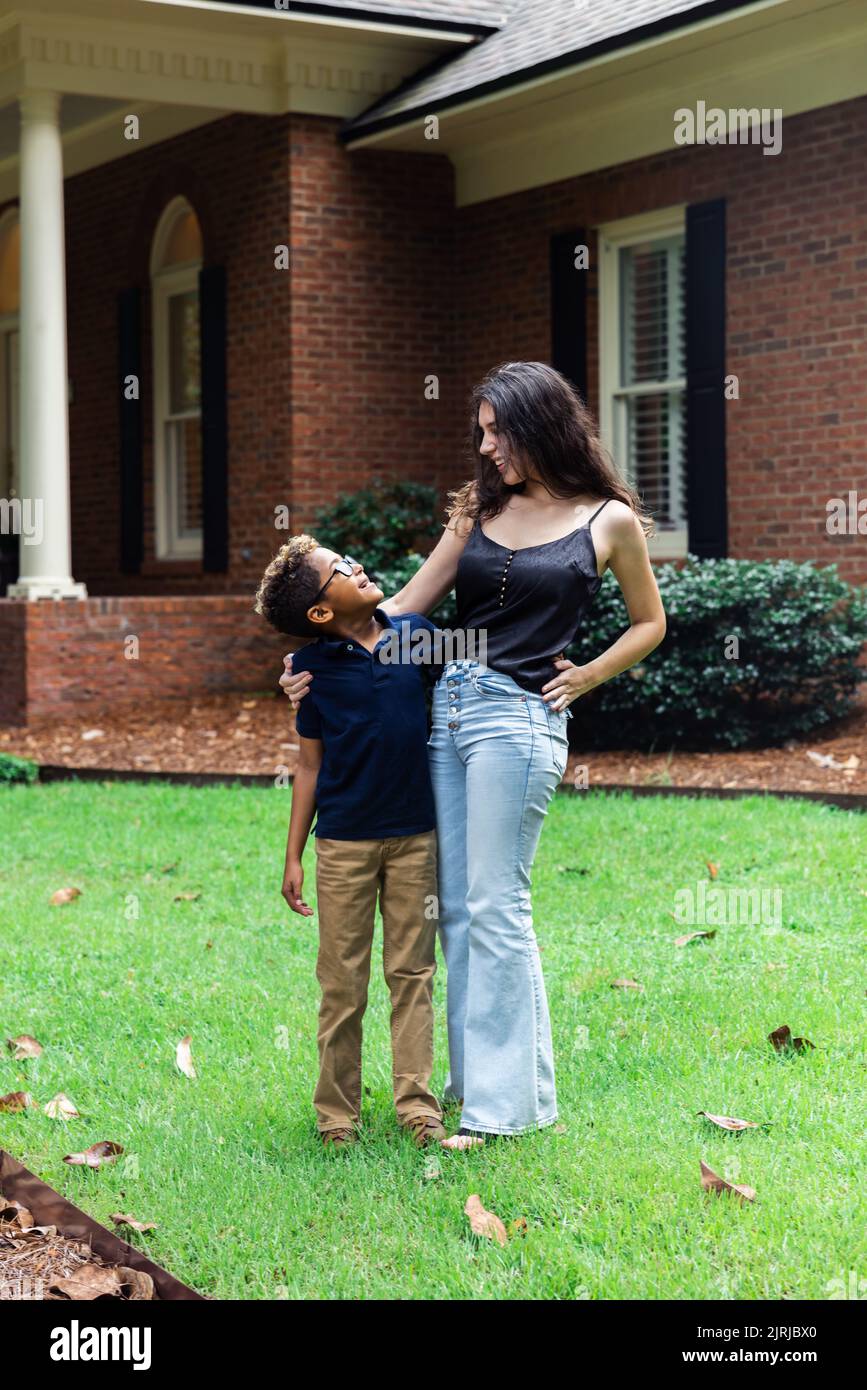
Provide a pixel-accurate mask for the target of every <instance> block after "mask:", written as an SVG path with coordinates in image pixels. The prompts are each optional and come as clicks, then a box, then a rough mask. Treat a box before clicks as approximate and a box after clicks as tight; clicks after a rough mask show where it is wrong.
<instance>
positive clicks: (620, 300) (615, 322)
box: [599, 207, 687, 558]
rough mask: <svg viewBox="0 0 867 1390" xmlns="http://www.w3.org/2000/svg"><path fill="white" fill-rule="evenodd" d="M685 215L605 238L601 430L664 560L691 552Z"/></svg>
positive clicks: (650, 218) (625, 226)
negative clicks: (649, 518)
mask: <svg viewBox="0 0 867 1390" xmlns="http://www.w3.org/2000/svg"><path fill="white" fill-rule="evenodd" d="M684 215H685V209H684V208H682V207H681V208H666V209H664V210H662V211H661V212H655V213H651V214H648V215H647V216H642V217H636V218H627V219H624V220H623V221H621V222H613V223H608V224H607V225H605V226H604V227H600V228H599V258H600V272H599V297H600V303H599V362H600V412H599V414H600V427H601V430H602V435H603V439H604V441H605V443H606V445H607V446H608V448H609V450H610V452H611V454H612V455H613V458H614V460H615V462H616V464H617V466H618V467H619V468H620V470H621V472H622V473H623V474H624V475H625V476H626V477H627V478H628V480H629V482H630V483H631V484H632V485H633V487H635V488H636V489H637V491H638V492H639V494H640V495H641V497H642V499H643V501H644V504H645V506H646V507H647V508H648V510H649V511H650V512H652V514H653V517H654V520H655V523H656V530H657V535H656V536H655V537H654V538H653V540H652V541H651V542H650V550H651V554H652V555H654V556H655V557H657V558H664V557H676V556H680V555H685V554H686V548H687V511H686V506H687V499H686V466H685V453H684V446H685V436H686V430H685V410H686V360H685V333H686V321H685V313H684V256H685V241H686V238H685V229H684Z"/></svg>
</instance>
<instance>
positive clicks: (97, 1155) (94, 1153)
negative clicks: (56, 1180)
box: [63, 1139, 123, 1168]
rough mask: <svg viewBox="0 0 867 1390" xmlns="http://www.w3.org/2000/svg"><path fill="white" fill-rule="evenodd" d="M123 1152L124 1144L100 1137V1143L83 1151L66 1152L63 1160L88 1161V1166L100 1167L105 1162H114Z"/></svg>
mask: <svg viewBox="0 0 867 1390" xmlns="http://www.w3.org/2000/svg"><path fill="white" fill-rule="evenodd" d="M122 1153H123V1144H115V1143H113V1142H112V1140H111V1139H100V1141H99V1143H98V1144H91V1146H90V1148H89V1149H84V1150H83V1151H82V1152H81V1153H76V1154H65V1155H64V1159H63V1162H64V1163H72V1164H76V1163H86V1164H87V1166H88V1168H99V1167H101V1165H102V1164H103V1163H114V1162H115V1161H116V1159H117V1157H118V1155H119V1154H122Z"/></svg>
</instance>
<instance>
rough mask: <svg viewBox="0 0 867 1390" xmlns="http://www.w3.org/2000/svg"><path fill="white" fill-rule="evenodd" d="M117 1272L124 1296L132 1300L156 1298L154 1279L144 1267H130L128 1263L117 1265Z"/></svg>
mask: <svg viewBox="0 0 867 1390" xmlns="http://www.w3.org/2000/svg"><path fill="white" fill-rule="evenodd" d="M117 1273H118V1277H119V1278H120V1282H121V1288H122V1291H123V1294H124V1296H125V1297H126V1298H128V1299H130V1300H133V1301H137V1300H140V1299H146V1298H156V1296H157V1295H156V1289H155V1287H154V1281H153V1279H152V1278H151V1276H150V1275H149V1274H148V1272H147V1270H146V1269H130V1268H129V1266H128V1265H118V1267H117Z"/></svg>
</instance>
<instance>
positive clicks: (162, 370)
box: [150, 198, 203, 560]
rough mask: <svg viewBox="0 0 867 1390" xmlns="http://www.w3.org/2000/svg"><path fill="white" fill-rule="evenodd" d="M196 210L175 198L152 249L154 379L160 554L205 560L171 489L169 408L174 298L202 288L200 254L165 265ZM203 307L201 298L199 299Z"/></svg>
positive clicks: (192, 414)
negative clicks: (170, 246) (184, 219)
mask: <svg viewBox="0 0 867 1390" xmlns="http://www.w3.org/2000/svg"><path fill="white" fill-rule="evenodd" d="M191 211H192V212H194V209H193V208H191V206H190V204H189V203H188V202H187V200H186V198H174V199H172V201H171V202H170V203H169V205H168V207H167V208H166V209H165V211H164V212H163V215H162V217H161V218H160V221H159V225H158V227H157V230H156V232H155V233H154V240H153V249H152V251H151V266H150V270H151V329H152V333H151V337H152V354H153V383H154V401H153V405H154V427H153V441H154V510H155V522H156V556H157V559H158V560H200V559H201V558H202V553H203V537H202V535H201V533H200V534H199V536H198V537H196V536H181V535H179V534H178V518H177V515H176V512H175V506H176V496H175V492H174V489H173V490H172V492H171V494H170V492H169V487H168V483H169V461H168V459H167V458H166V429H165V427H166V420H167V417H168V414H169V400H170V395H169V346H170V343H169V300H170V299H171V298H172V296H173V295H176V294H185V293H187V292H189V291H190V290H194V291H195V292H196V293H197V294H198V292H199V271H200V270H201V268H202V263H201V261H200V260H196V261H185V262H183V263H180V264H175V265H171V266H168V267H166V268H165V269H161V268H160V267H161V264H162V259H163V255H164V254H165V244H166V241H167V240H168V237H169V235H170V233H171V230H172V227H173V226H174V223H175V220H176V219H177V218H178V217H179V216H181V215H182V214H183V213H185V212H191ZM199 308H200V310H201V304H200V305H199ZM201 414H202V411H201V406H200V407H199V409H198V410H191V411H187V412H185V414H184V415H177V414H176V415H174V416H173V417H172V418H173V419H185V418H186V419H201Z"/></svg>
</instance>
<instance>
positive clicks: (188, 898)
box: [174, 892, 202, 903]
mask: <svg viewBox="0 0 867 1390" xmlns="http://www.w3.org/2000/svg"><path fill="white" fill-rule="evenodd" d="M201 896H202V894H201V892H197V893H175V899H174V900H175V902H176V903H194V902H195V901H196V899H197V898H200V897H201Z"/></svg>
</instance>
